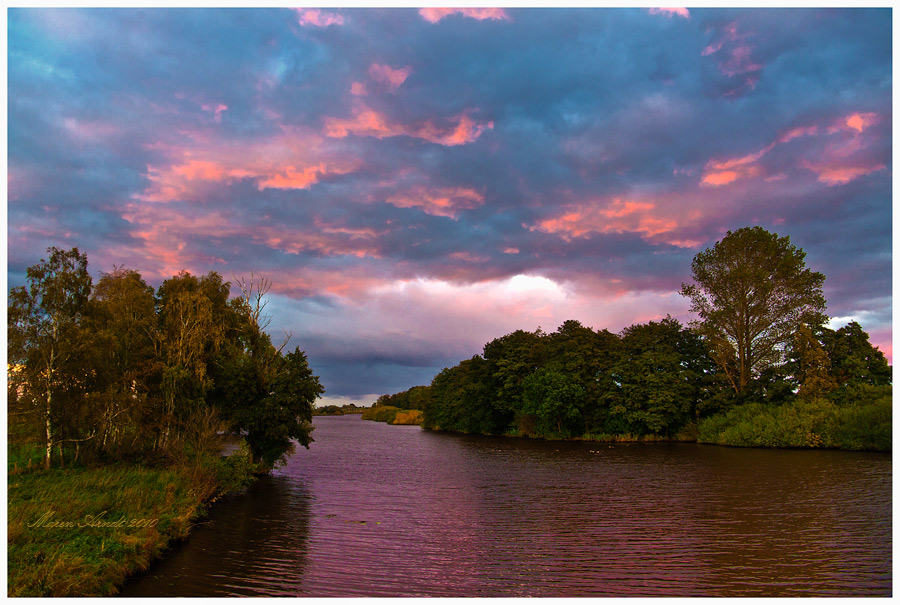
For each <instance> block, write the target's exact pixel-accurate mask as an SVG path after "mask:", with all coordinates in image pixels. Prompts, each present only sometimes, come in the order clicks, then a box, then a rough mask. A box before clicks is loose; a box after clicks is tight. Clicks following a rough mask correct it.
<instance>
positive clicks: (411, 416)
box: [391, 410, 422, 426]
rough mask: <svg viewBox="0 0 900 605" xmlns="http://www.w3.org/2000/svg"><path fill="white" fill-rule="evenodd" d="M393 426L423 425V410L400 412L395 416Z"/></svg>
mask: <svg viewBox="0 0 900 605" xmlns="http://www.w3.org/2000/svg"><path fill="white" fill-rule="evenodd" d="M391 424H417V425H419V426H421V425H422V411H421V410H400V411H398V412H397V413H396V415H395V416H394V419H393V420H392V421H391Z"/></svg>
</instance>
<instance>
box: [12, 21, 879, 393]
mask: <svg viewBox="0 0 900 605" xmlns="http://www.w3.org/2000/svg"><path fill="white" fill-rule="evenodd" d="M891 20H892V15H891V10H890V9H885V8H881V9H865V10H864V9H834V8H832V9H760V8H750V9H702V8H701V9H693V8H691V9H685V8H662V9H653V8H630V9H602V8H582V9H539V8H485V7H482V8H475V9H459V8H456V9H440V8H434V7H430V8H423V9H415V8H394V9H363V8H357V9H338V8H324V9H305V8H272V9H258V10H257V9H254V10H249V9H234V8H232V9H191V10H188V9H137V8H131V9H95V10H77V9H45V8H41V9H37V8H34V9H28V8H24V9H9V10H8V14H7V52H8V67H7V69H8V94H7V110H8V111H7V119H8V148H7V237H8V247H7V261H8V264H7V281H8V285H9V286H10V287H12V286H16V285H21V284H23V283H24V281H25V269H26V268H27V267H28V266H30V265H33V264H35V263H37V262H38V261H39V260H40V259H41V258H42V257H45V256H46V249H47V248H48V247H49V246H56V247H59V248H64V249H68V248H71V247H73V246H77V247H78V248H79V249H80V250H81V251H82V252H86V253H87V256H88V261H89V269H90V271H91V272H92V274H93V275H94V277H95V279H97V278H98V277H99V276H100V274H101V273H102V272H110V271H112V270H113V269H114V267H116V266H125V267H127V268H130V269H135V270H137V271H139V272H140V273H141V275H142V276H143V277H144V279H145V280H146V281H147V282H148V283H150V284H151V285H153V286H154V287H158V286H159V284H160V283H161V282H162V281H163V280H165V279H167V278H169V277H172V276H173V275H175V274H176V273H178V272H179V271H181V270H187V271H189V272H191V273H193V274H195V275H203V274H205V273H207V272H208V271H217V272H219V273H220V274H221V275H222V276H223V278H224V279H226V280H229V281H232V282H234V281H235V279H237V278H240V277H249V275H250V274H251V273H252V274H253V275H256V276H264V277H266V278H267V279H269V280H270V281H271V282H272V284H273V286H272V289H271V290H270V292H269V298H268V300H269V304H268V306H267V307H266V311H267V312H268V313H270V314H271V316H272V323H271V325H270V332H271V333H272V335H273V340H275V341H280V340H281V338H282V336H283V334H284V333H285V332H287V333H289V334H290V335H291V340H290V343H289V345H288V348H289V349H290V350H293V348H294V347H295V346H298V347H300V349H301V350H304V351H305V352H306V353H307V355H308V357H309V361H310V365H311V367H312V369H313V371H314V373H316V374H317V375H319V376H320V379H321V382H322V384H323V385H324V386H325V388H326V395H325V398H324V399H323V400H322V401H320V404H326V403H338V404H340V403H349V402H357V403H362V404H366V405H367V404H369V403H371V402H372V401H374V399H375V398H376V397H377V396H378V395H379V394H383V393H395V392H398V391H402V390H405V389H407V388H409V387H411V386H414V385H419V384H429V382H430V381H431V378H432V377H433V376H434V375H435V374H436V373H437V372H439V371H440V370H441V369H442V368H444V367H449V366H453V365H455V364H456V363H458V362H459V361H460V360H463V359H467V358H469V357H471V356H473V355H476V354H479V353H481V352H482V347H483V345H484V344H485V343H487V342H488V341H490V340H492V339H494V338H497V337H500V336H503V335H505V334H508V333H510V332H513V331H515V330H518V329H523V330H528V331H533V330H535V329H537V328H538V327H541V328H542V329H543V330H544V331H546V332H552V331H555V330H556V328H557V327H559V326H560V325H561V324H562V323H563V322H564V321H566V320H568V319H576V320H579V321H581V322H582V323H583V324H584V325H587V326H590V327H593V328H595V329H604V328H605V329H608V330H610V331H612V332H619V331H620V330H622V329H623V328H625V327H628V326H630V325H632V324H635V323H642V322H647V321H651V320H657V319H660V318H663V317H665V316H666V315H671V316H672V317H675V318H677V319H679V320H680V321H682V322H687V321H689V320H691V319H692V318H693V317H692V315H691V313H690V312H689V303H688V301H687V299H685V298H684V297H682V296H681V295H680V294H679V291H680V289H681V284H682V283H683V282H690V279H691V261H692V259H693V257H694V256H695V255H696V254H697V253H698V252H699V251H701V250H703V249H705V248H707V247H709V246H711V245H713V244H715V242H716V241H718V240H720V239H721V238H722V237H723V236H724V235H725V234H726V233H727V232H728V231H729V230H732V231H734V230H737V229H739V228H741V227H748V226H754V225H760V226H762V227H764V228H765V229H767V230H769V231H771V232H773V233H777V234H778V235H779V236H789V237H790V238H791V242H792V243H793V244H794V245H796V246H798V247H800V248H802V249H803V250H804V251H805V252H806V262H807V266H808V267H809V268H811V269H812V270H815V271H821V272H822V273H824V274H825V275H826V280H825V286H824V289H825V297H826V299H827V302H828V308H827V310H826V312H827V313H828V315H829V316H830V317H832V325H833V327H840V326H842V325H845V324H846V323H847V322H849V321H851V320H855V321H858V322H859V323H860V324H861V325H862V326H863V329H865V330H866V331H867V332H868V333H869V334H870V337H871V340H872V342H873V344H876V345H877V346H878V347H879V348H880V349H881V350H882V351H884V352H885V353H886V354H887V355H889V356H890V355H891V353H892V348H891V340H892V327H891V317H892V316H891V313H892V298H891V296H892V294H891V292H892V290H891V287H892V284H891V273H892V248H891V235H892V231H891V228H892V227H891V224H892V214H891V209H892V208H891V193H892V183H891V141H892V139H891V131H892V125H891V122H892V102H891V93H892V78H891V76H892V63H891V59H892V55H891V52H892V47H891V42H892V29H891ZM234 292H235V293H237V291H236V290H235V291H234Z"/></svg>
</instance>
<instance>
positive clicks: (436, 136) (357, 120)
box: [325, 106, 494, 146]
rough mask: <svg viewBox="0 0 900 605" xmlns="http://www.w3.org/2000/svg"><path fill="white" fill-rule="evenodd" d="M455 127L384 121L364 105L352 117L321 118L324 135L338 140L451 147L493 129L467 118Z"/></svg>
mask: <svg viewBox="0 0 900 605" xmlns="http://www.w3.org/2000/svg"><path fill="white" fill-rule="evenodd" d="M457 119H458V120H459V121H458V122H457V124H456V125H455V126H449V127H439V126H436V125H435V124H434V123H433V122H432V121H430V120H427V121H425V122H423V123H421V124H418V125H406V124H398V123H394V122H390V121H389V120H388V118H387V117H386V116H385V115H383V114H380V113H378V112H377V111H374V110H372V109H370V108H368V107H366V106H358V107H356V108H355V109H354V110H353V117H352V118H335V117H330V116H329V117H326V118H325V135H326V136H328V137H332V138H338V139H342V138H344V137H347V136H349V135H351V134H354V135H356V136H371V137H375V138H378V139H384V138H388V137H396V136H410V137H415V138H419V139H424V140H426V141H429V142H431V143H437V144H438V145H445V146H455V145H465V144H467V143H473V142H475V141H476V140H478V138H479V137H480V136H481V134H482V133H483V132H484V131H485V130H490V129H492V128H493V127H494V123H493V122H487V123H476V122H475V121H474V120H473V119H472V118H470V117H469V116H468V115H466V114H463V115H461V116H459V117H458V118H457Z"/></svg>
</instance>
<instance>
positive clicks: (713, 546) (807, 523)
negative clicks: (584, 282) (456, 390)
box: [122, 416, 892, 597]
mask: <svg viewBox="0 0 900 605" xmlns="http://www.w3.org/2000/svg"><path fill="white" fill-rule="evenodd" d="M315 425H316V430H315V433H314V436H315V438H316V442H315V443H313V445H312V447H311V449H310V450H304V449H302V448H301V449H300V450H299V451H298V452H297V454H296V455H294V456H292V457H291V458H290V460H289V462H288V464H287V465H286V466H285V467H284V468H281V469H279V470H277V471H276V472H275V473H274V474H273V476H271V477H267V478H264V479H263V480H262V481H260V482H259V483H258V484H256V485H255V486H253V488H251V490H250V491H249V493H248V494H247V495H246V496H243V497H239V498H235V499H231V500H226V501H223V502H220V503H218V504H216V506H215V507H214V509H213V511H212V514H211V516H210V519H209V520H208V522H207V523H205V524H204V525H202V526H201V527H198V528H197V529H196V530H195V531H194V532H193V533H192V534H191V538H190V540H189V541H188V542H187V543H186V544H184V545H182V546H180V547H178V548H176V549H175V550H174V551H173V552H172V553H170V554H169V555H168V556H167V557H166V558H165V559H164V560H162V561H160V562H159V563H157V564H155V565H154V566H153V567H151V569H150V570H149V572H148V573H147V574H146V575H145V576H143V577H140V578H137V579H135V580H132V581H131V582H129V583H128V584H127V585H126V586H125V588H124V589H123V591H122V594H123V595H125V596H239V595H247V596H264V595H271V596H276V595H278V596H292V595H295V596H317V597H325V596H343V597H353V596H512V597H515V596H598V597H599V596H608V597H617V596H888V595H890V594H891V580H892V577H891V457H890V455H888V454H870V453H855V452H831V451H791V450H788V451H779V450H754V449H737V448H722V447H715V446H702V445H696V444H630V445H624V444H616V445H613V446H611V445H609V444H597V443H553V442H544V441H531V440H524V439H504V438H492V437H480V436H462V435H455V434H447V433H434V432H429V431H424V430H422V429H420V428H419V427H415V426H389V425H386V424H383V423H377V422H369V421H363V420H360V418H359V416H338V417H317V418H315Z"/></svg>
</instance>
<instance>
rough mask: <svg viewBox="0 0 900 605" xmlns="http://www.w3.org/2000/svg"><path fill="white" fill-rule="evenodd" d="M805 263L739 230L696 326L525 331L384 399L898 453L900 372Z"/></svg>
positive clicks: (519, 422)
mask: <svg viewBox="0 0 900 605" xmlns="http://www.w3.org/2000/svg"><path fill="white" fill-rule="evenodd" d="M804 258H805V253H804V252H803V251H802V250H799V249H797V248H796V247H794V246H793V245H792V244H791V243H790V240H789V239H788V238H786V237H783V238H779V237H778V236H777V235H775V234H770V233H768V232H766V231H765V230H763V229H761V228H759V227H755V228H752V229H741V230H739V231H737V232H734V233H731V232H729V233H728V235H727V236H726V237H725V238H724V239H723V240H722V241H721V242H718V243H717V244H716V245H715V246H714V247H713V248H711V249H709V250H706V251H703V252H701V253H700V254H698V255H697V257H696V258H695V260H694V264H693V274H694V278H695V280H696V282H697V283H696V284H694V285H691V286H687V285H686V286H684V287H683V294H684V295H685V296H688V297H690V298H691V301H692V303H693V309H694V311H695V312H697V313H698V314H699V315H700V320H698V321H697V322H693V323H692V324H691V326H690V327H683V326H682V325H681V324H680V323H679V322H678V321H677V320H675V319H673V318H672V317H666V318H665V319H662V320H660V321H650V322H648V323H644V324H635V325H632V326H630V327H628V328H626V329H624V330H623V331H622V332H621V333H619V334H612V333H610V332H609V331H607V330H593V329H591V328H589V327H586V326H583V325H582V324H581V323H580V322H578V321H574V320H569V321H566V322H565V323H563V325H561V326H560V327H559V328H558V329H557V331H556V332H553V333H550V334H548V333H545V332H543V331H542V330H541V329H540V328H538V329H537V330H536V331H535V332H526V331H523V330H517V331H515V332H512V333H510V334H507V335H506V336H502V337H500V338H497V339H494V340H492V341H491V342H489V343H487V344H486V345H484V352H483V355H476V356H474V357H472V358H471V359H467V360H464V361H462V362H460V363H459V364H458V365H456V366H454V367H451V368H445V369H444V370H442V371H441V372H440V373H438V374H437V375H436V376H435V377H434V379H433V380H432V382H431V385H430V386H427V387H424V386H418V387H413V388H412V389H410V390H408V391H404V392H403V393H397V394H395V395H384V396H382V397H381V398H380V399H379V400H378V402H377V404H376V405H389V406H395V407H398V408H403V409H421V410H423V412H424V424H423V426H425V427H426V428H432V429H443V430H450V431H459V432H466V433H484V434H511V435H523V436H536V437H546V438H589V439H621V438H623V437H626V436H627V438H654V439H656V438H675V439H687V440H697V439H699V440H700V441H705V442H711V443H721V444H728V445H761V446H780V447H841V448H844V449H882V450H883V449H890V434H891V431H890V426H891V408H890V402H891V389H892V387H891V368H890V366H889V365H888V363H887V360H886V358H885V356H884V355H883V354H882V353H881V351H879V350H878V349H876V348H875V347H873V346H872V345H871V343H870V342H869V337H868V334H866V333H865V332H864V331H863V330H862V328H861V326H860V325H859V324H858V323H856V322H851V323H850V324H848V325H847V326H845V327H843V328H841V329H839V330H832V329H829V328H827V327H825V323H826V321H827V317H826V316H825V315H824V313H823V310H824V306H825V300H824V297H823V296H822V283H823V282H824V279H825V277H824V276H823V275H822V274H820V273H814V272H811V271H809V270H808V269H806V268H805V265H804Z"/></svg>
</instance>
